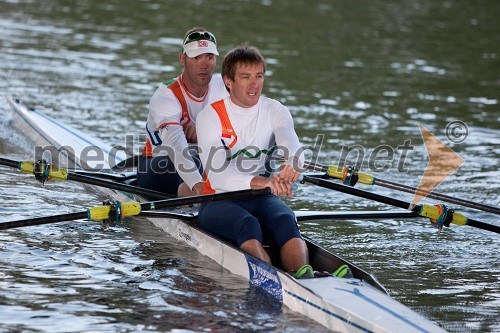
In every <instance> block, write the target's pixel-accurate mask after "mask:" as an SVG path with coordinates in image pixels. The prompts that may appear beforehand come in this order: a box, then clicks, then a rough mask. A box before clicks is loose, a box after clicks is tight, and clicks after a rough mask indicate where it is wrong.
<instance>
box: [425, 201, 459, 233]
mask: <svg viewBox="0 0 500 333" xmlns="http://www.w3.org/2000/svg"><path fill="white" fill-rule="evenodd" d="M435 206H436V207H437V208H438V211H439V216H438V217H437V218H436V219H432V218H431V219H430V220H431V222H432V224H433V225H434V226H435V227H436V228H438V229H439V231H441V229H443V225H444V226H445V227H449V226H450V223H451V221H453V213H455V210H453V209H451V208H448V206H446V205H443V204H437V205H435Z"/></svg>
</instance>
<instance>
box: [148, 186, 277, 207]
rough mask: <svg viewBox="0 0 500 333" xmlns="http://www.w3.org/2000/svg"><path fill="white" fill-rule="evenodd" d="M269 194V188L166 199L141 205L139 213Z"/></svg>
mask: <svg viewBox="0 0 500 333" xmlns="http://www.w3.org/2000/svg"><path fill="white" fill-rule="evenodd" d="M271 193H272V191H271V189H270V188H269V187H266V188H263V189H259V190H252V189H250V190H241V191H234V192H226V193H215V194H207V195H198V196H193V197H183V198H175V199H166V200H160V201H153V202H145V203H142V204H141V211H146V210H153V209H164V208H170V207H179V206H185V205H190V204H193V203H203V202H209V201H219V200H235V199H243V198H249V197H254V196H258V195H264V194H271Z"/></svg>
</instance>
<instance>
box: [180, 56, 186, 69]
mask: <svg viewBox="0 0 500 333" xmlns="http://www.w3.org/2000/svg"><path fill="white" fill-rule="evenodd" d="M179 62H180V63H181V65H182V67H184V65H185V63H186V55H185V54H184V53H182V52H181V53H179Z"/></svg>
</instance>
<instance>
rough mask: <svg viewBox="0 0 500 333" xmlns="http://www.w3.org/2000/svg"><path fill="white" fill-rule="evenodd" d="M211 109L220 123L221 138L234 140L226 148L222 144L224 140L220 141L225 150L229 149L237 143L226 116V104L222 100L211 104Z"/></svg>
mask: <svg viewBox="0 0 500 333" xmlns="http://www.w3.org/2000/svg"><path fill="white" fill-rule="evenodd" d="M212 107H213V108H214V110H215V111H216V112H217V115H218V116H219V119H220V123H221V125H222V137H223V138H226V139H230V138H231V137H233V138H234V139H233V141H231V143H230V144H229V145H227V146H226V144H225V143H224V140H222V143H223V144H224V147H226V149H231V148H232V147H233V146H234V145H235V144H236V142H237V141H238V136H237V135H236V132H235V131H234V128H233V125H231V121H230V120H229V116H228V115H227V110H226V104H224V100H220V101H217V102H214V103H212Z"/></svg>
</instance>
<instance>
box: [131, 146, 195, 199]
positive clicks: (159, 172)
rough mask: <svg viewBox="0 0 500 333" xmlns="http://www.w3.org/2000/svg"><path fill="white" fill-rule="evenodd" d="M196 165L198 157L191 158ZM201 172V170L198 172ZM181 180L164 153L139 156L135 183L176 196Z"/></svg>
mask: <svg viewBox="0 0 500 333" xmlns="http://www.w3.org/2000/svg"><path fill="white" fill-rule="evenodd" d="M193 159H194V161H195V163H196V165H198V167H199V166H200V165H201V163H200V162H199V159H198V158H193ZM200 173H201V172H200ZM182 182H183V180H182V178H181V177H180V176H179V174H178V173H177V171H176V170H175V166H174V163H173V162H172V161H171V160H170V158H169V157H168V156H166V155H160V156H155V157H141V158H140V159H139V163H138V166H137V185H138V186H140V187H142V188H147V189H150V190H155V191H159V192H163V193H168V194H172V195H175V196H177V190H178V188H179V185H180V184H182Z"/></svg>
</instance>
